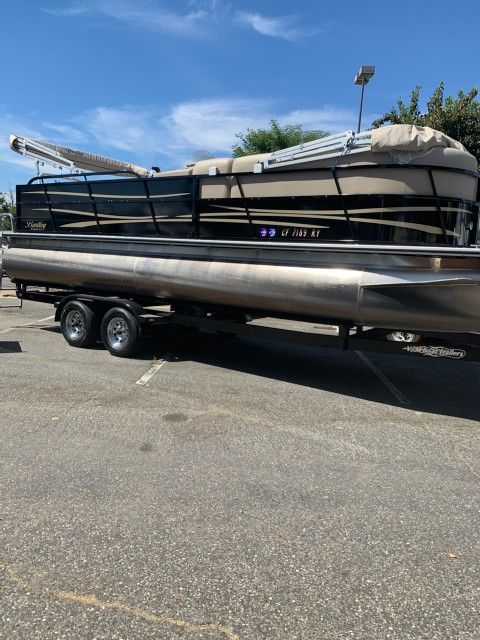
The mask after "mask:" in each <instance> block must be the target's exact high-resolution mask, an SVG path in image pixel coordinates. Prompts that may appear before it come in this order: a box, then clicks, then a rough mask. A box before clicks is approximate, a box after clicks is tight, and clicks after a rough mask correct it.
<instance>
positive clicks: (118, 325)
mask: <svg viewBox="0 0 480 640" xmlns="http://www.w3.org/2000/svg"><path fill="white" fill-rule="evenodd" d="M102 340H103V344H104V345H105V346H106V348H107V349H108V351H110V353H111V354H112V355H113V356H117V357H119V358H129V357H131V356H133V355H135V353H137V351H138V350H139V349H140V347H141V346H142V335H141V331H140V325H139V323H138V320H137V319H136V318H135V316H134V315H133V313H130V311H127V310H126V309H122V308H121V307H114V308H113V309H110V310H109V311H107V313H106V314H105V315H104V316H103V320H102Z"/></svg>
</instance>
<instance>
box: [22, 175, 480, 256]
mask: <svg viewBox="0 0 480 640" xmlns="http://www.w3.org/2000/svg"><path fill="white" fill-rule="evenodd" d="M378 171H383V172H384V173H383V177H382V180H383V184H386V182H385V181H386V180H387V181H388V179H389V176H391V180H392V181H393V182H395V180H394V178H395V176H396V175H400V174H399V173H398V172H403V174H402V175H404V173H405V171H407V172H417V176H419V177H420V176H422V180H421V181H420V182H421V183H422V184H423V185H424V186H423V187H422V189H421V192H420V193H412V192H411V189H410V193H358V192H357V193H351V192H345V189H344V192H342V187H341V185H342V183H343V184H344V185H345V184H347V185H351V184H354V182H353V183H352V181H351V178H354V179H355V177H356V176H357V175H360V174H361V175H362V176H368V175H369V174H372V175H375V172H378ZM125 173H128V172H125ZM300 174H302V180H305V181H307V180H309V181H310V184H309V195H301V194H299V193H298V185H297V192H296V194H295V195H288V188H286V185H288V184H292V183H293V182H294V181H295V180H298V176H299V175H300ZM109 175H110V174H109ZM442 175H446V176H448V179H449V180H452V179H453V180H457V179H458V180H461V179H465V176H477V175H478V174H474V173H473V172H471V171H466V170H461V169H453V168H447V167H438V166H427V165H417V166H412V165H407V166H405V165H362V166H361V167H359V166H356V165H353V166H348V167H338V168H335V167H325V168H320V169H318V168H316V169H304V170H302V171H301V172H300V171H299V170H298V169H294V170H289V169H287V170H282V171H275V175H274V178H275V180H277V184H278V185H279V190H281V191H282V195H274V194H272V190H270V193H269V195H268V196H267V197H265V196H262V184H263V183H265V181H266V180H268V178H269V177H271V174H270V173H268V174H260V175H258V174H253V173H243V174H241V173H237V174H233V173H226V174H222V175H221V176H209V175H179V176H162V175H160V176H158V177H152V178H142V177H140V176H135V177H133V178H132V177H131V175H130V174H129V175H128V177H122V178H119V177H115V178H110V179H108V180H107V179H103V175H102V174H77V175H75V176H65V175H63V176H61V175H60V176H43V177H38V178H33V179H32V180H31V181H30V183H29V184H28V185H23V186H20V187H18V189H17V231H21V232H31V233H52V232H54V233H59V234H81V235H92V234H94V235H98V234H100V235H118V236H134V237H138V236H148V237H169V238H195V237H199V238H201V239H212V240H215V239H225V240H258V241H262V242H269V241H275V242H278V241H285V242H315V243H318V242H336V241H337V242H360V243H365V242H366V243H381V244H401V245H406V244H407V245H408V244H412V245H415V244H438V245H453V246H466V245H472V244H475V243H476V233H477V229H478V203H477V202H475V201H474V200H469V199H463V198H459V197H451V196H446V195H439V192H438V189H437V184H436V182H438V183H440V179H439V176H442ZM99 176H102V177H101V178H100V179H99ZM385 176H386V177H385ZM434 176H435V177H434ZM69 177H70V180H69V181H67V182H65V180H66V179H67V178H69ZM72 177H73V180H72ZM457 177H458V178H457ZM470 180H471V177H470ZM327 183H328V188H326V185H327ZM397 183H398V180H397ZM370 184H375V179H374V180H372V181H371V182H370ZM377 184H378V185H380V184H382V182H381V181H380V182H378V183H377ZM316 185H318V191H321V190H323V193H318V194H317V193H315V191H316V190H317V186H316ZM212 186H213V187H215V188H216V191H215V190H212V189H211V192H212V191H213V192H214V193H215V194H217V193H221V196H222V197H206V194H208V193H209V189H208V187H212ZM219 186H220V187H221V189H220V190H219ZM349 190H350V191H352V190H355V189H354V188H352V187H351V186H349ZM457 190H458V189H457ZM325 191H326V193H325ZM357 191H358V189H357ZM419 191H420V190H419ZM460 195H461V194H460Z"/></svg>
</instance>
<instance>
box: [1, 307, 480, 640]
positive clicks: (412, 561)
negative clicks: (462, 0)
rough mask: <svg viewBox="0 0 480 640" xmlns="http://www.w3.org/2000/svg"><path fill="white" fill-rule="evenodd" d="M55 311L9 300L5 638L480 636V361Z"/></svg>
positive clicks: (4, 383)
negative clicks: (66, 328)
mask: <svg viewBox="0 0 480 640" xmlns="http://www.w3.org/2000/svg"><path fill="white" fill-rule="evenodd" d="M10 302H11V301H10ZM8 303H9V300H6V299H0V307H2V306H5V305H6V304H8ZM51 315H52V310H51V308H50V307H47V306H45V305H41V304H36V303H26V305H25V307H24V309H23V311H18V310H16V309H13V308H3V309H0V341H5V342H6V341H8V342H10V343H15V342H17V345H18V350H17V352H16V353H13V352H12V353H0V372H1V373H0V380H1V414H0V421H1V424H0V426H1V429H0V434H1V450H2V456H1V462H2V474H1V480H2V500H1V503H2V507H3V509H2V510H3V514H2V516H1V525H2V527H1V528H2V536H3V537H2V542H1V572H0V577H1V580H2V587H3V603H2V606H1V613H0V617H1V625H2V626H1V631H0V635H1V637H3V638H8V639H22V640H25V639H27V640H28V639H30V638H45V639H50V638H52V639H53V638H55V639H56V638H69V639H70V638H72V639H73V638H74V639H75V640H83V639H85V640H87V639H88V640H92V639H94V638H97V639H102V640H103V639H108V640H110V639H120V638H122V639H140V638H142V639H143V638H147V639H148V638H152V639H153V638H155V639H160V638H167V639H177V638H189V639H192V640H197V639H200V638H211V639H215V640H216V639H219V640H220V639H221V638H227V639H229V640H232V639H234V638H237V639H241V640H249V639H257V638H258V639H263V638H266V639H270V638H272V639H305V640H307V639H308V640H321V639H338V640H340V639H347V638H355V639H356V640H360V639H377V638H378V639H380V638H381V639H387V638H389V639H398V640H407V639H410V638H411V639H415V640H418V639H425V640H427V639H428V640H433V639H437V638H441V639H447V638H448V639H452V638H456V639H474V638H479V637H480V619H479V611H478V605H479V601H480V579H479V575H480V571H479V570H480V558H479V551H480V548H479V536H480V526H479V525H480V518H479V502H480V501H479V497H480V492H479V486H480V464H479V452H480V440H479V434H480V423H479V421H478V419H479V413H480V410H479V391H480V378H479V375H478V374H479V371H480V369H479V365H475V364H469V363H459V362H445V361H435V360H428V361H427V360H422V359H408V358H398V357H387V356H385V357H384V356H379V355H367V358H366V359H365V358H360V357H359V356H358V355H357V354H355V353H342V352H336V351H328V350H315V351H313V350H308V349H307V348H303V347H296V346H289V345H285V344H277V343H269V342H262V341H257V340H247V339H229V338H226V337H221V336H216V335H210V334H201V333H198V334H195V333H192V334H186V333H182V332H181V331H178V330H177V331H175V330H170V329H168V330H166V331H165V334H164V336H163V337H162V338H161V339H158V340H156V341H154V342H151V343H149V345H147V347H146V348H145V350H144V351H143V352H142V354H141V355H140V357H139V358H137V359H134V360H121V359H116V358H113V357H112V356H110V355H109V354H108V353H107V352H106V351H104V350H103V349H101V348H97V349H91V350H80V349H73V348H71V347H69V346H68V345H67V344H66V343H65V341H64V340H63V338H62V336H61V334H60V333H59V332H58V328H57V327H56V325H55V324H54V322H53V320H51V319H46V318H48V317H49V316H51ZM154 361H156V365H157V366H156V367H155V368H154V369H152V365H153V364H154ZM147 372H149V373H148V375H145V374H147ZM151 374H153V375H152V377H150V378H149V376H150V375H151ZM139 380H140V381H142V382H144V384H137V382H138V381H139Z"/></svg>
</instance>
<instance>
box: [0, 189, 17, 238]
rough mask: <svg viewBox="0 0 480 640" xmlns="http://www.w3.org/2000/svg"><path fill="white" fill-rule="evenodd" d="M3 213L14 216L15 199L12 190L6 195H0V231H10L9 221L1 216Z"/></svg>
mask: <svg viewBox="0 0 480 640" xmlns="http://www.w3.org/2000/svg"><path fill="white" fill-rule="evenodd" d="M5 213H11V214H12V215H15V199H14V197H13V191H12V190H10V191H9V192H8V193H0V230H7V229H10V219H9V218H8V217H7V216H3V214H5ZM2 216H3V217H2Z"/></svg>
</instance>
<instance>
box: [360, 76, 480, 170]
mask: <svg viewBox="0 0 480 640" xmlns="http://www.w3.org/2000/svg"><path fill="white" fill-rule="evenodd" d="M421 90H422V88H421V86H420V85H417V86H416V87H415V89H414V90H413V91H412V93H411V95H410V102H407V103H406V102H404V101H403V100H401V99H399V100H398V102H397V106H396V107H392V108H391V109H390V111H388V112H387V113H386V114H385V115H383V116H382V117H381V118H378V120H375V121H374V122H373V123H372V126H373V127H374V128H377V127H381V126H382V125H383V124H415V125H418V126H420V127H432V129H437V130H438V131H443V133H446V134H447V136H450V137H452V138H454V139H455V140H458V141H459V142H461V143H462V144H463V145H464V146H465V147H466V148H467V150H468V151H469V152H470V153H472V154H473V155H474V156H475V157H476V158H478V159H480V102H479V101H478V100H476V97H477V95H478V89H477V88H476V87H473V88H472V89H471V90H470V91H469V92H468V93H465V92H463V91H459V92H458V96H457V97H456V98H454V97H452V96H447V97H445V85H444V83H443V82H440V84H439V85H438V87H437V88H436V89H435V91H434V92H433V94H432V97H431V98H430V100H429V101H428V102H427V110H426V112H425V113H422V111H421V109H420V94H421Z"/></svg>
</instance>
